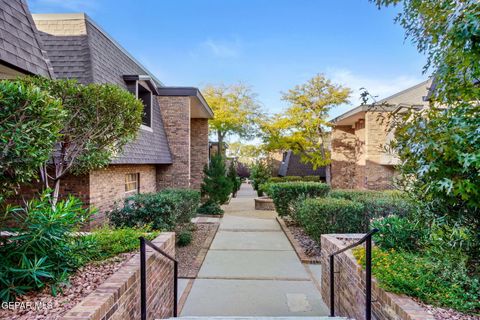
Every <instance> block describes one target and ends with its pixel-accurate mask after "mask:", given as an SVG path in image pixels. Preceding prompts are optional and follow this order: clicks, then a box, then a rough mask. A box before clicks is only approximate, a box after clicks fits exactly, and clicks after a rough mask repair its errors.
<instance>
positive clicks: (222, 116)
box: [202, 84, 262, 154]
mask: <svg viewBox="0 0 480 320" xmlns="http://www.w3.org/2000/svg"><path fill="white" fill-rule="evenodd" d="M202 93H203V95H204V96H205V99H206V100H207V102H208V105H209V106H210V107H211V108H212V110H213V112H214V113H215V118H214V119H211V120H210V121H209V126H210V130H212V131H213V132H214V133H215V134H216V135H217V139H218V142H219V154H222V150H221V148H222V147H223V141H224V140H225V138H226V137H227V136H230V135H233V134H235V135H238V136H239V137H240V138H252V137H254V136H255V135H256V133H257V124H258V119H259V118H260V117H261V116H262V113H261V110H260V105H259V103H258V102H257V96H256V94H255V93H253V92H252V90H251V89H250V88H249V87H248V86H245V85H243V84H234V85H230V86H224V85H221V86H213V85H209V86H207V87H205V88H204V89H203V90H202Z"/></svg>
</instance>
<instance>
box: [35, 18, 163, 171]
mask: <svg viewBox="0 0 480 320" xmlns="http://www.w3.org/2000/svg"><path fill="white" fill-rule="evenodd" d="M33 19H34V20H35V23H36V25H37V28H38V29H39V30H40V35H41V37H42V40H43V41H44V45H45V49H46V50H47V55H48V57H49V59H50V60H51V63H52V66H53V70H54V72H55V74H56V76H57V77H58V78H74V79H78V80H79V81H80V82H82V83H91V82H94V83H112V84H117V85H119V86H120V87H123V88H125V89H127V90H128V87H127V83H126V82H125V80H124V78H123V76H125V75H149V76H150V77H151V78H152V79H153V80H154V81H155V83H156V84H157V85H158V86H161V85H162V83H161V82H160V81H158V80H157V79H156V78H155V77H154V76H153V75H151V73H150V72H149V71H148V70H147V69H146V68H145V67H143V66H142V65H141V64H140V63H139V62H138V61H137V60H135V58H133V57H132V56H131V55H130V54H129V53H128V52H126V51H125V49H123V48H122V47H121V46H120V45H119V44H118V43H117V42H116V41H114V40H113V39H112V38H111V37H110V36H108V34H106V33H105V32H104V31H103V30H101V29H100V28H99V27H98V26H97V25H96V24H95V23H93V22H92V21H91V19H90V18H88V16H86V15H85V14H83V13H82V14H34V15H33ZM152 110H153V113H152V130H144V129H140V130H139V133H138V136H137V139H136V140H135V141H133V142H131V143H129V144H127V145H126V146H125V148H124V150H123V153H122V155H120V156H119V157H117V158H115V159H114V160H113V161H112V163H114V164H170V163H172V156H171V153H170V149H169V146H168V141H167V137H166V134H165V130H164V126H163V121H162V116H161V114H160V106H159V104H158V101H157V99H153V108H152Z"/></svg>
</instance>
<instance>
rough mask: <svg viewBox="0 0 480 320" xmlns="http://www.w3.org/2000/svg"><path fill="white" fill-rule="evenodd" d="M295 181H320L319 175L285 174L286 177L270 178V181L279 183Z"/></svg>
mask: <svg viewBox="0 0 480 320" xmlns="http://www.w3.org/2000/svg"><path fill="white" fill-rule="evenodd" d="M293 181H305V182H308V181H311V182H320V177H319V176H303V177H300V176H285V177H272V178H270V179H268V182H269V183H270V182H272V183H279V182H293Z"/></svg>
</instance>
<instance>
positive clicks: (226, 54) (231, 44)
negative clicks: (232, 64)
mask: <svg viewBox="0 0 480 320" xmlns="http://www.w3.org/2000/svg"><path fill="white" fill-rule="evenodd" d="M201 47H202V48H204V49H206V50H207V51H208V52H210V53H211V54H213V55H214V56H216V57H218V58H236V57H238V56H239V55H240V53H241V49H242V45H241V42H240V40H239V39H235V40H233V41H225V40H223V41H220V40H213V39H207V40H206V41H204V42H202V44H201Z"/></svg>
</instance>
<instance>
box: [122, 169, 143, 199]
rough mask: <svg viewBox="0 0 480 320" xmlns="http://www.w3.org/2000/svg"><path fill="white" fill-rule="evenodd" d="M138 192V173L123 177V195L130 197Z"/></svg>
mask: <svg viewBox="0 0 480 320" xmlns="http://www.w3.org/2000/svg"><path fill="white" fill-rule="evenodd" d="M139 192H140V173H127V174H126V175H125V195H126V196H130V195H134V194H137V193H139Z"/></svg>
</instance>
